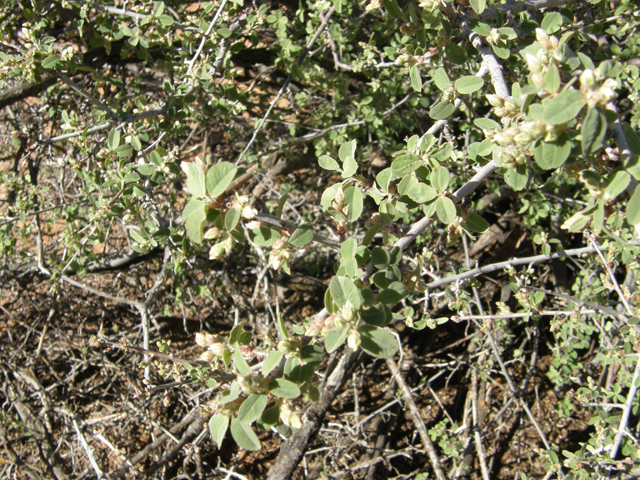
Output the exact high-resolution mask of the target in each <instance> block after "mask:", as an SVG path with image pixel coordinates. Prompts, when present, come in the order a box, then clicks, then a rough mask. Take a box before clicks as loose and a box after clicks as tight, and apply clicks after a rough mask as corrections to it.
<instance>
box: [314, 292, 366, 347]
mask: <svg viewBox="0 0 640 480" xmlns="http://www.w3.org/2000/svg"><path fill="white" fill-rule="evenodd" d="M359 323H360V315H359V314H358V312H357V310H356V309H355V308H353V305H351V303H349V302H348V301H347V302H346V303H345V304H344V306H343V307H342V308H341V309H340V310H339V311H338V313H337V314H336V315H329V316H328V317H326V318H317V319H316V320H314V321H313V323H312V324H311V325H309V327H308V328H307V331H306V332H305V335H307V336H309V337H315V336H318V335H319V336H325V335H326V334H327V333H329V332H330V331H331V330H336V329H340V328H348V329H349V331H348V333H347V345H349V348H351V349H352V350H357V349H358V348H359V347H360V342H361V340H360V332H358V324H359Z"/></svg>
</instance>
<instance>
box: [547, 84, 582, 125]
mask: <svg viewBox="0 0 640 480" xmlns="http://www.w3.org/2000/svg"><path fill="white" fill-rule="evenodd" d="M586 103H587V101H586V99H585V97H584V95H583V94H582V93H580V92H579V91H577V90H573V89H570V90H565V91H564V92H560V93H559V94H558V96H556V97H555V98H553V99H551V100H550V101H549V102H548V103H547V104H546V105H545V106H544V121H545V122H546V123H549V124H551V125H559V124H561V123H567V122H570V121H571V120H573V119H574V118H576V117H577V116H578V114H579V113H580V110H582V108H583V107H584V106H585V105H586Z"/></svg>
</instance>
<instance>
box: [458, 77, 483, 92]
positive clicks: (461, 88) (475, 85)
mask: <svg viewBox="0 0 640 480" xmlns="http://www.w3.org/2000/svg"><path fill="white" fill-rule="evenodd" d="M483 86H484V80H482V78H480V77H476V76H475V75H468V76H466V77H462V78H459V79H458V80H456V91H457V92H458V93H460V94H462V95H468V94H469V93H473V92H477V91H478V90H480V89H481V88H482V87H483Z"/></svg>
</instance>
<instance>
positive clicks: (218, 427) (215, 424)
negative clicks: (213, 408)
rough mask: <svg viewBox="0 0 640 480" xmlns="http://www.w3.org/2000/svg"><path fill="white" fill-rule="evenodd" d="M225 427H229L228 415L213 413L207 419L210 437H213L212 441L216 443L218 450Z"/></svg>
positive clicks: (224, 433) (225, 432) (225, 431)
mask: <svg viewBox="0 0 640 480" xmlns="http://www.w3.org/2000/svg"><path fill="white" fill-rule="evenodd" d="M227 428H229V417H227V416H225V415H221V414H218V415H214V416H213V417H211V419H210V420H209V433H211V438H213V441H214V442H216V445H218V450H220V447H222V441H223V440H224V436H225V435H226V434H227Z"/></svg>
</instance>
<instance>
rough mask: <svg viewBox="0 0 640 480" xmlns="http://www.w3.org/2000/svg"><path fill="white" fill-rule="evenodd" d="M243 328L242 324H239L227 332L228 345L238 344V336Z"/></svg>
mask: <svg viewBox="0 0 640 480" xmlns="http://www.w3.org/2000/svg"><path fill="white" fill-rule="evenodd" d="M243 328H244V323H242V322H240V323H238V324H237V325H236V326H235V327H233V328H232V329H231V332H229V345H233V344H234V343H238V341H239V339H240V334H241V333H242V329H243Z"/></svg>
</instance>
